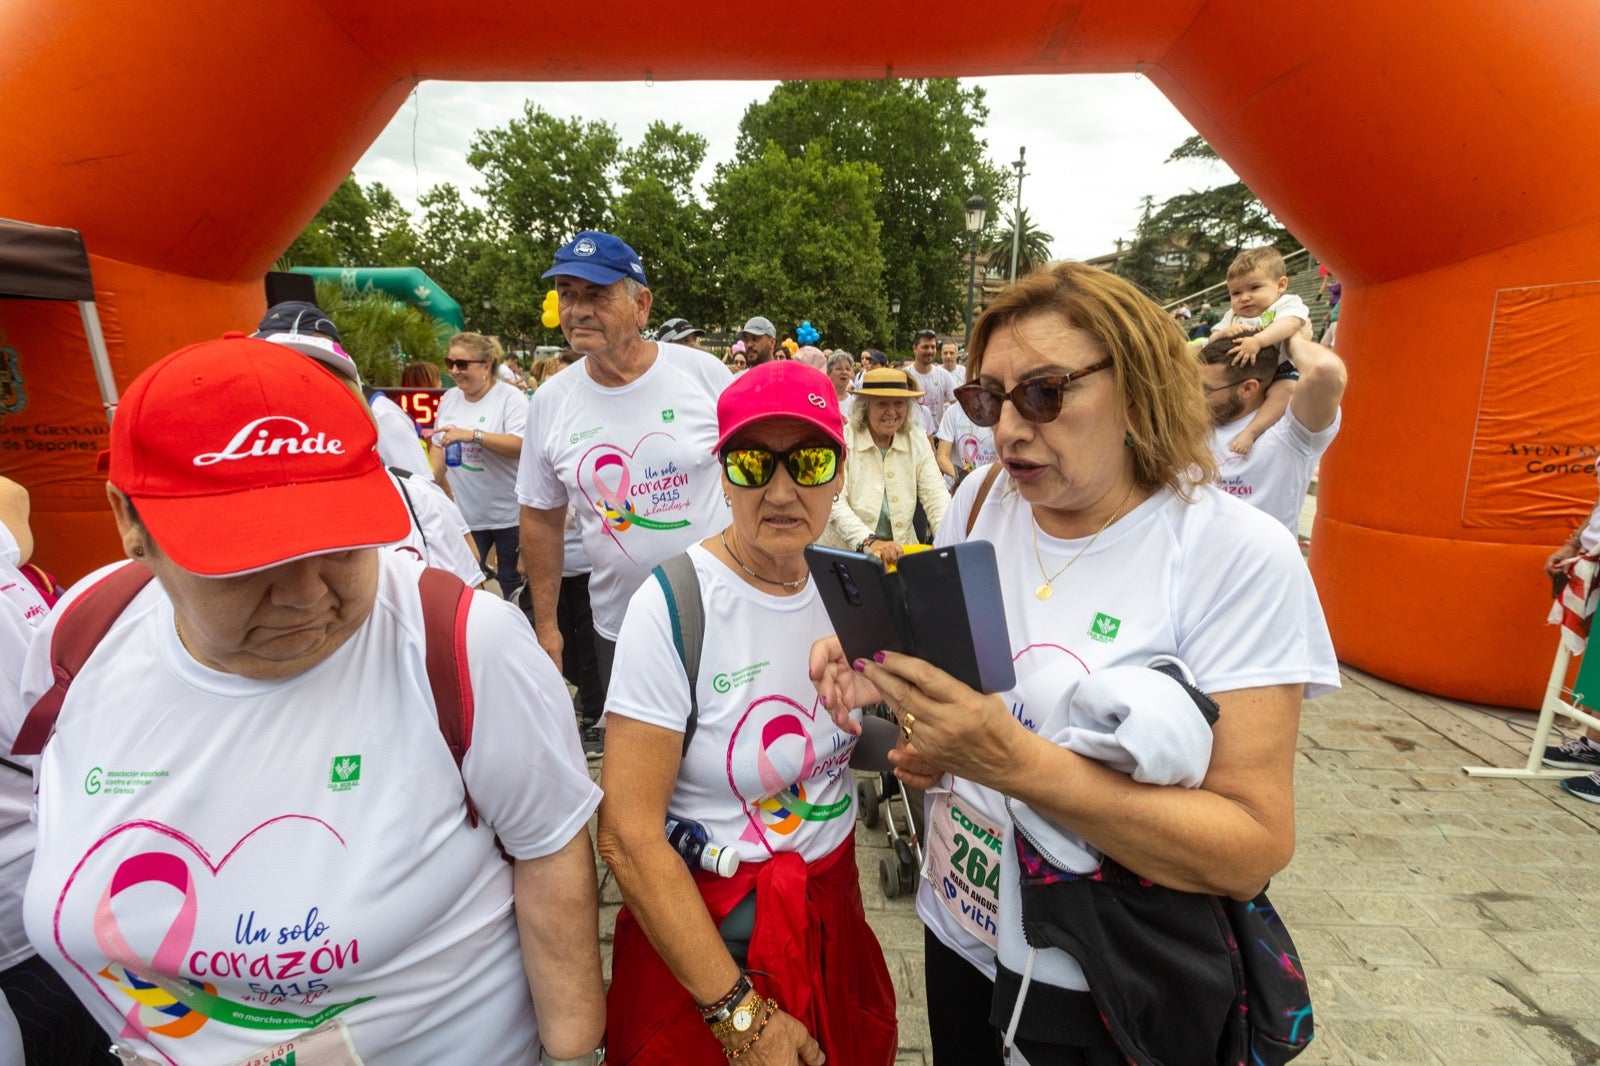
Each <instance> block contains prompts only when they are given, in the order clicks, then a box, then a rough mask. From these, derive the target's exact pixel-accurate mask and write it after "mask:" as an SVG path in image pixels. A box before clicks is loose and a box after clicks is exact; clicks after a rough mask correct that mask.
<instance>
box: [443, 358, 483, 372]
mask: <svg viewBox="0 0 1600 1066" xmlns="http://www.w3.org/2000/svg"><path fill="white" fill-rule="evenodd" d="M444 365H445V367H446V368H447V369H449V370H465V369H466V368H467V367H469V366H488V365H489V364H488V363H487V362H486V361H484V360H482V359H446V360H445V361H444Z"/></svg>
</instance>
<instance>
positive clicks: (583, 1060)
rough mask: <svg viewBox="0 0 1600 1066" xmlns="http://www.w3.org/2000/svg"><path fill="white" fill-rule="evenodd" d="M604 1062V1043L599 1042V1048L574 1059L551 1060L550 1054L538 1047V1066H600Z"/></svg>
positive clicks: (541, 1045) (542, 1047)
mask: <svg viewBox="0 0 1600 1066" xmlns="http://www.w3.org/2000/svg"><path fill="white" fill-rule="evenodd" d="M605 1061H606V1042H605V1041H604V1040H602V1041H600V1046H599V1047H597V1048H595V1049H594V1050H593V1051H591V1052H589V1053H588V1054H587V1055H579V1056H578V1057H577V1058H575V1059H553V1058H551V1057H550V1052H548V1051H546V1050H545V1049H544V1045H543V1044H540V1045H539V1066H600V1064H601V1063H603V1062H605Z"/></svg>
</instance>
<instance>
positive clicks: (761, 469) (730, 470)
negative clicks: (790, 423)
mask: <svg viewBox="0 0 1600 1066" xmlns="http://www.w3.org/2000/svg"><path fill="white" fill-rule="evenodd" d="M779 463H782V464H783V466H784V469H786V470H788V471H789V477H790V478H792V479H793V480H794V483H795V484H796V485H799V486H800V487H801V488H803V489H814V488H816V487H817V486H818V485H826V484H827V483H828V482H830V481H832V480H833V479H834V478H835V477H837V476H838V474H839V446H838V445H837V444H802V445H801V446H800V447H798V448H790V449H789V450H788V451H786V452H775V451H773V450H772V449H771V448H725V449H723V452H722V469H723V470H725V471H727V474H728V480H729V481H731V482H733V483H734V484H735V485H737V486H739V487H740V488H742V489H759V488H760V487H761V486H763V485H765V484H766V483H767V482H769V481H771V480H772V476H773V475H774V474H776V473H777V472H778V464H779Z"/></svg>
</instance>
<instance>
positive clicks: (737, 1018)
mask: <svg viewBox="0 0 1600 1066" xmlns="http://www.w3.org/2000/svg"><path fill="white" fill-rule="evenodd" d="M760 1010H761V997H760V996H759V995H757V994H756V993H755V992H753V991H752V992H751V993H749V994H748V995H746V996H745V997H744V998H743V999H741V1000H740V1001H739V1002H738V1003H737V1004H735V1005H734V1007H733V1010H732V1011H730V1012H729V1014H728V1017H727V1018H725V1019H723V1020H722V1021H718V1022H712V1023H711V1035H712V1036H714V1037H716V1038H717V1039H718V1040H726V1039H728V1038H729V1037H730V1036H743V1035H744V1034H745V1033H748V1032H749V1031H750V1030H751V1029H753V1028H754V1027H755V1024H756V1014H757V1013H758V1012H759V1011H760Z"/></svg>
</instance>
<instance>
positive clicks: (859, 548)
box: [856, 533, 878, 552]
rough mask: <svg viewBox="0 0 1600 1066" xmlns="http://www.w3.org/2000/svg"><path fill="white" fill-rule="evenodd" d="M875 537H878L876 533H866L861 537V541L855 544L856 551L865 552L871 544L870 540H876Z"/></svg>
mask: <svg viewBox="0 0 1600 1066" xmlns="http://www.w3.org/2000/svg"><path fill="white" fill-rule="evenodd" d="M877 539H878V535H877V534H876V533H868V534H867V535H866V536H865V537H863V538H862V539H861V543H860V544H857V545H856V551H858V552H865V551H866V550H867V549H868V548H870V547H871V546H872V542H873V541H875V540H877Z"/></svg>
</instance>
